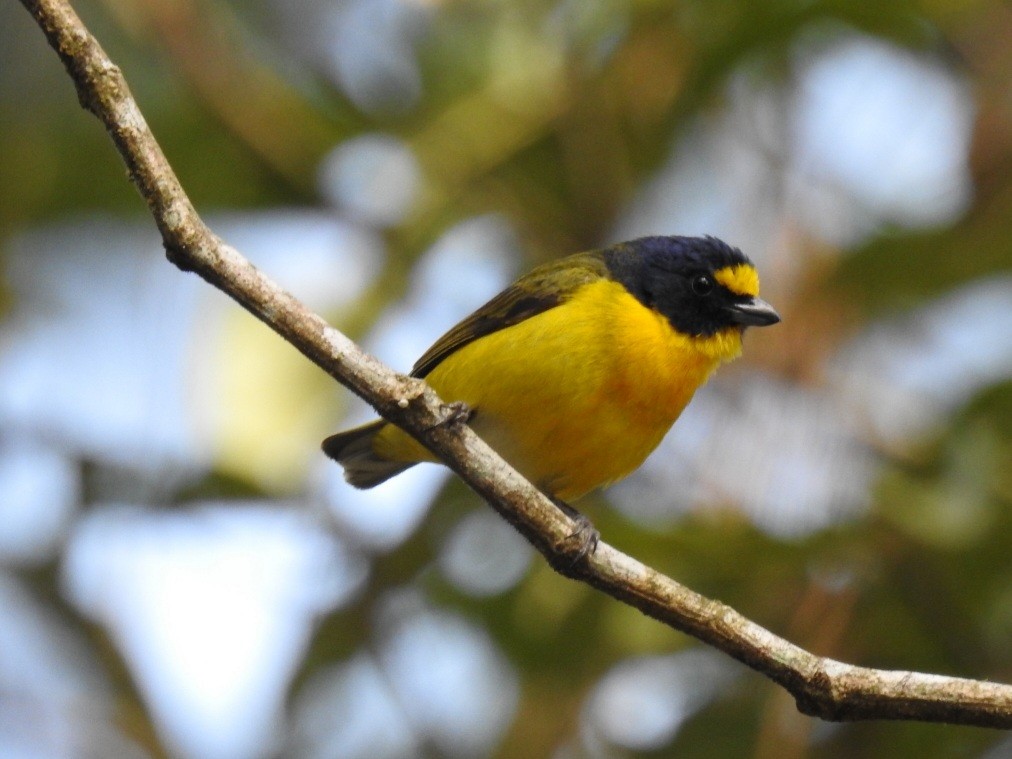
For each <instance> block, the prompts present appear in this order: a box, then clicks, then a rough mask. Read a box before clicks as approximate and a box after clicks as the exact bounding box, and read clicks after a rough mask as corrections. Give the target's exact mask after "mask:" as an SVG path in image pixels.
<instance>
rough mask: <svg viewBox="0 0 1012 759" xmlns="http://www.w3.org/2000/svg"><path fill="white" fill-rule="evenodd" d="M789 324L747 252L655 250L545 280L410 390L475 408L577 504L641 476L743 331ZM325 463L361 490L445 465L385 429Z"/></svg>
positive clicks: (623, 254)
mask: <svg viewBox="0 0 1012 759" xmlns="http://www.w3.org/2000/svg"><path fill="white" fill-rule="evenodd" d="M778 321H780V316H779V315H778V314H777V312H776V311H775V310H774V309H773V307H772V306H770V305H769V304H768V303H766V302H765V301H763V300H761V299H760V298H759V275H758V274H757V273H756V270H755V267H754V266H753V265H752V262H751V261H749V259H748V258H747V257H746V256H745V255H744V254H743V253H742V252H741V251H740V250H738V249H737V248H734V247H732V246H730V245H728V244H726V243H724V242H722V241H720V240H718V239H716V238H714V237H644V238H641V239H638V240H633V241H631V242H626V243H620V244H618V245H613V246H611V247H608V248H604V249H602V250H596V251H592V252H589V253H578V254H576V255H572V256H569V257H567V258H563V259H560V260H558V261H554V262H550V263H547V264H544V265H543V266H539V267H538V268H536V269H534V270H533V271H531V272H530V273H529V274H527V275H526V276H523V277H521V278H520V279H518V280H517V281H516V282H514V283H513V284H512V285H510V286H509V287H508V288H506V289H505V290H503V291H502V292H501V293H499V295H497V296H495V297H494V298H493V299H492V300H490V301H489V302H488V303H486V304H485V305H484V306H482V307H481V308H479V309H478V310H477V311H475V312H474V313H473V314H471V315H470V316H468V317H467V318H466V319H464V320H463V321H462V322H460V323H459V324H458V325H457V326H455V327H454V328H453V329H451V330H450V331H449V332H447V333H446V334H445V335H443V336H442V337H441V338H440V339H439V340H437V341H436V343H435V345H433V346H432V347H431V348H429V350H428V352H426V353H425V355H423V356H422V357H421V358H420V359H419V360H418V362H417V363H416V364H415V366H414V368H413V370H412V376H414V377H424V378H425V380H426V381H427V382H428V383H429V384H430V385H431V386H432V387H433V388H434V389H435V390H436V392H437V393H438V394H439V396H440V397H441V398H442V399H443V400H444V401H462V402H464V403H465V404H467V406H468V407H469V408H470V410H471V416H470V419H469V423H470V425H471V427H472V428H473V429H474V431H475V432H476V433H477V434H478V435H479V436H480V437H481V438H483V439H484V440H485V441H486V442H487V443H489V444H490V445H491V446H492V447H493V448H495V449H496V450H497V451H498V452H499V453H500V454H501V455H502V456H503V458H505V459H506V460H507V461H508V462H510V464H512V465H513V467H514V468H516V469H517V470H518V471H519V472H520V473H521V474H523V475H524V476H525V477H526V478H527V479H528V480H530V481H531V482H532V483H533V484H534V485H536V486H537V487H538V488H540V489H541V490H542V491H543V492H544V493H545V494H546V495H548V496H550V497H552V498H553V499H554V500H556V502H560V501H562V502H566V501H569V500H572V499H575V498H579V497H580V496H582V495H584V494H585V493H587V492H588V491H590V490H593V489H595V488H597V487H600V486H602V485H607V484H608V483H611V482H615V481H616V480H619V479H621V478H622V477H625V476H626V475H628V474H629V473H630V472H632V471H633V470H634V469H636V468H637V467H638V466H639V465H640V464H641V463H643V460H644V459H645V458H646V457H647V455H648V454H649V453H650V452H651V451H652V450H653V449H654V448H655V447H657V445H658V443H660V442H661V439H662V438H663V437H664V435H665V433H667V431H668V429H669V428H670V427H671V425H672V424H673V423H674V422H675V420H676V419H677V418H678V415H679V414H680V413H681V412H682V409H684V408H685V406H686V404H687V403H688V402H689V400H690V399H691V398H692V395H693V393H695V392H696V389H697V388H699V387H700V386H701V385H702V384H703V383H704V382H706V380H707V378H709V376H710V375H711V374H712V373H713V371H714V370H715V369H716V368H717V367H718V366H719V365H720V364H721V363H723V362H725V361H730V360H732V359H734V358H736V357H737V356H738V355H739V354H740V353H741V341H742V333H743V332H744V331H745V328H746V327H748V326H766V325H770V324H776V323H777V322H778ZM323 450H324V452H325V453H326V454H327V455H328V456H330V457H331V458H333V459H336V460H337V461H339V462H340V463H341V464H342V465H344V473H345V478H346V479H347V480H348V482H350V483H351V484H352V485H354V486H356V487H359V488H369V487H373V486H374V485H378V484H379V483H381V482H383V481H385V480H387V479H389V478H390V477H393V476H394V475H396V474H398V473H399V472H402V471H404V470H405V469H407V468H408V467H410V466H412V465H414V464H416V463H418V462H421V461H434V460H435V459H434V457H433V456H432V454H431V453H429V452H428V451H427V450H426V449H425V448H424V447H423V446H422V445H421V444H420V443H418V442H417V441H415V440H414V439H413V438H412V437H410V436H409V435H408V434H407V433H405V432H402V431H401V430H400V429H399V428H397V427H396V426H394V425H392V424H390V423H388V422H385V421H383V420H378V421H375V422H372V423H370V424H366V425H364V426H362V427H357V428H355V429H352V430H348V431H346V432H340V433H338V434H336V435H332V436H331V437H328V438H327V439H326V440H324V441H323ZM563 505H564V504H563ZM567 511H571V510H570V509H567Z"/></svg>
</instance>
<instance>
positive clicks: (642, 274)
mask: <svg viewBox="0 0 1012 759" xmlns="http://www.w3.org/2000/svg"><path fill="white" fill-rule="evenodd" d="M603 255H604V260H605V264H606V265H607V267H608V270H609V272H610V273H611V275H612V277H613V278H614V279H615V280H616V281H617V282H619V283H621V284H622V285H624V286H625V288H626V289H627V290H629V292H630V293H632V295H633V296H635V297H636V299H637V300H639V301H640V302H641V303H643V305H645V306H647V307H648V308H652V309H654V310H655V311H658V312H659V313H661V314H663V315H664V316H666V317H667V318H668V321H669V322H670V323H671V326H672V327H674V328H675V329H676V330H677V331H679V332H681V333H682V334H686V335H692V336H694V337H710V336H711V335H715V334H717V333H718V332H721V331H722V330H725V329H728V328H732V327H737V328H739V329H741V328H744V327H747V326H757V327H762V326H766V325H769V324H776V323H777V322H778V321H780V315H779V314H777V312H776V311H775V310H774V309H773V307H772V306H770V305H769V304H768V303H766V301H764V300H762V299H760V298H759V275H758V274H757V273H756V270H755V267H754V266H753V265H752V262H751V261H749V259H748V257H747V256H745V254H744V253H742V252H741V251H740V250H738V249H737V248H734V247H731V246H730V245H728V244H727V243H725V242H722V241H721V240H718V239H717V238H716V237H641V238H640V239H638V240H632V241H631V242H625V243H619V244H618V245H613V246H612V247H610V248H607V249H605V250H604V251H603Z"/></svg>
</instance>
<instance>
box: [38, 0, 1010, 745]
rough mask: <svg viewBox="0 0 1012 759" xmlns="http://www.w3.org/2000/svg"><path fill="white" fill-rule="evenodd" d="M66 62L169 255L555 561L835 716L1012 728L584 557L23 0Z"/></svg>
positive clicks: (51, 1)
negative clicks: (208, 197)
mask: <svg viewBox="0 0 1012 759" xmlns="http://www.w3.org/2000/svg"><path fill="white" fill-rule="evenodd" d="M21 2H22V4H23V5H24V6H25V7H26V8H27V9H28V10H29V12H31V14H32V15H33V16H34V17H35V20H36V22H37V23H38V24H39V26H40V27H41V28H42V30H43V32H44V33H45V35H46V37H47V38H48V40H49V43H50V45H52V47H53V48H54V49H55V50H56V51H57V53H58V54H59V56H60V58H61V59H62V60H63V63H64V65H65V66H66V68H67V71H68V73H69V74H70V76H71V78H72V79H73V80H74V82H75V84H76V86H77V91H78V97H79V98H80V100H81V103H82V105H84V107H85V108H87V109H88V110H90V111H91V112H92V113H94V114H95V115H96V116H97V117H98V118H99V119H100V120H101V121H102V123H103V124H105V127H106V129H107V130H108V132H109V134H110V136H111V137H112V139H113V142H115V144H116V147H117V149H118V150H119V152H120V155H121V156H122V157H123V160H124V161H125V162H126V165H127V167H128V169H129V172H130V177H131V179H132V181H133V183H134V184H135V185H136V186H137V189H138V190H139V191H140V194H141V196H142V197H143V198H144V200H145V201H146V202H147V204H148V207H149V208H150V210H151V214H152V216H153V217H154V219H155V223H156V224H157V225H158V228H159V230H160V231H161V234H162V240H163V242H164V244H165V249H166V252H167V254H168V257H169V260H171V261H172V262H173V263H175V264H176V265H177V266H179V267H180V268H181V269H184V270H189V271H195V272H196V273H197V274H199V275H200V276H201V277H203V278H204V279H206V280H207V281H208V282H210V283H211V284H213V285H214V286H215V287H218V288H219V289H221V290H223V291H224V292H226V293H227V294H228V295H230V296H231V297H232V298H234V299H235V300H236V301H238V302H239V303H240V304H241V305H242V306H243V307H244V308H246V309H247V310H249V311H250V312H251V313H252V314H253V315H254V316H256V317H257V318H259V319H260V320H261V321H263V322H264V323H265V324H267V325H268V326H269V327H271V328H272V329H273V330H275V331H276V332H277V333H278V334H279V335H281V336H282V337H283V338H284V339H285V340H287V341H288V342H290V343H291V344H292V345H294V346H295V347H296V348H297V349H298V350H300V351H301V352H302V353H303V354H304V355H305V356H306V357H307V358H309V359H310V360H311V361H313V362H314V363H315V364H317V365H318V366H319V367H320V368H322V369H323V370H324V371H326V372H327V373H328V374H330V375H331V376H332V377H334V378H335V379H336V380H337V381H338V382H340V383H341V384H343V385H345V386H346V387H348V388H349V389H350V390H352V391H353V392H355V393H356V394H358V395H359V396H361V397H362V398H364V399H365V400H366V401H368V402H369V403H371V404H372V405H373V406H374V407H375V408H376V410H377V411H378V412H379V413H380V414H382V415H383V416H384V417H385V418H387V419H389V420H390V421H392V422H393V423H395V424H397V425H399V426H401V427H403V428H404V429H405V430H407V431H408V432H409V433H410V434H411V435H413V436H414V437H416V438H417V439H418V440H420V441H421V442H422V443H424V444H425V445H426V446H427V447H428V448H429V449H430V450H432V451H433V452H434V453H435V454H436V455H437V456H439V458H440V459H441V460H442V461H444V462H445V463H446V464H447V465H448V466H449V467H450V468H451V469H453V470H454V471H455V472H457V474H459V475H460V476H461V478H462V479H463V480H464V481H465V482H467V484H468V485H470V486H471V487H472V488H473V489H474V490H475V491H477V492H478V493H479V494H480V495H481V496H482V497H483V498H485V499H486V500H487V501H488V502H489V503H490V504H491V505H492V506H493V507H494V508H495V509H496V510H497V511H498V512H499V513H500V514H502V515H503V516H504V517H505V518H506V519H507V520H509V521H510V523H512V524H513V525H514V526H515V527H516V528H517V529H518V530H519V531H520V532H521V533H523V535H524V536H525V537H526V538H527V539H528V540H530V541H531V543H532V544H533V545H534V546H535V547H536V548H537V549H538V550H539V551H541V552H542V553H543V554H544V555H545V557H546V558H547V559H548V561H549V562H550V563H551V565H552V566H553V567H555V569H557V570H558V571H560V572H561V573H562V574H565V575H567V576H569V577H573V578H575V579H578V580H582V581H583V582H587V583H589V584H590V585H592V586H594V587H595V588H598V589H600V590H602V591H604V592H605V593H608V594H609V595H611V596H613V597H615V598H617V599H619V600H620V601H623V602H625V603H628V604H630V605H632V606H634V607H636V608H637V609H640V610H641V611H642V612H644V613H645V614H648V615H650V616H651V617H654V618H656V619H658V620H660V621H662V622H664V623H665V624H667V625H670V626H671V627H673V628H674V629H676V630H681V631H682V632H685V633H688V634H689V635H692V636H694V637H696V638H698V639H699V640H701V641H703V642H704V643H707V644H709V645H711V646H713V647H715V648H718V649H720V650H721V651H723V652H725V653H726V654H728V655H730V656H732V657H734V658H735V659H737V660H738V661H741V662H743V663H745V664H746V665H748V666H749V667H751V668H753V669H755V670H756V671H758V672H761V673H762V674H764V675H766V676H767V677H769V678H771V679H772V680H774V681H775V682H777V683H779V684H780V685H782V686H783V687H784V688H786V689H787V690H788V691H789V692H790V693H791V694H792V695H793V696H794V698H795V700H796V701H797V704H798V708H799V709H800V710H801V711H802V712H804V713H805V714H810V715H814V716H818V717H821V718H823V719H828V720H860V719H910V720H922V721H928V722H951V723H959V724H967V725H980V726H986V727H1000V728H1012V686H1009V685H1003V684H1001V683H992V682H985V681H980V680H967V679H962V678H954V677H944V676H940V675H930V674H919V673H915V672H897V671H887V670H876V669H868V668H864V667H855V666H852V665H849V664H844V663H841V662H838V661H834V660H832V659H827V658H824V657H819V656H815V655H814V654H811V653H809V652H807V651H805V650H803V649H801V648H799V647H798V646H795V645H794V644H792V643H790V642H788V641H786V640H784V639H782V638H779V637H777V636H776V635H774V634H773V633H771V632H769V631H768V630H766V629H764V628H762V627H760V626H759V625H757V624H755V623H754V622H752V621H750V620H748V619H746V618H745V617H743V616H742V615H740V614H739V613H738V612H736V611H735V610H734V609H732V608H730V607H728V606H726V605H724V604H722V603H720V602H718V601H713V600H710V599H708V598H705V597H703V596H701V595H699V594H698V593H695V592H694V591H692V590H690V589H688V588H686V587H684V586H683V585H680V584H679V583H677V582H675V581H674V580H672V579H670V578H669V577H665V576H664V575H662V574H660V573H659V572H656V571H654V570H653V569H651V568H650V567H647V566H645V565H644V564H642V563H640V562H639V561H637V560H636V559H633V558H631V557H629V556H626V555H625V554H623V553H621V552H619V551H617V550H616V549H614V548H613V547H611V546H609V545H607V544H605V543H600V544H599V545H598V547H597V550H596V552H595V553H594V554H592V555H591V556H590V557H588V558H587V559H586V560H584V561H579V562H576V563H575V564H574V563H573V555H574V554H573V551H574V550H575V549H576V548H578V546H576V545H574V544H573V541H571V540H569V537H570V536H571V533H572V531H573V528H574V525H573V523H572V522H571V521H570V520H569V519H568V518H567V517H566V516H565V515H563V514H562V513H561V512H560V511H559V510H558V509H557V508H555V506H554V505H553V504H552V503H551V502H550V501H549V500H548V499H547V498H546V497H545V496H544V495H543V494H542V493H540V492H539V491H538V490H537V489H536V488H534V487H533V486H532V485H531V484H530V483H528V482H526V481H525V480H524V479H523V478H522V477H520V475H519V474H517V472H516V471H514V470H513V469H511V468H510V467H509V465H508V464H506V463H505V462H504V461H503V460H502V459H501V458H499V456H497V455H496V453H495V452H494V451H492V449H491V448H489V447H488V446H487V445H485V443H483V442H482V441H481V440H480V439H479V438H478V437H477V436H476V435H475V434H474V433H473V432H472V431H471V430H470V429H469V428H468V427H467V426H465V425H458V424H452V423H451V424H447V423H446V420H447V419H448V418H451V416H450V415H449V414H448V411H447V407H446V405H445V404H444V403H442V402H441V401H440V399H439V398H438V397H436V395H435V393H433V391H432V390H431V389H429V388H428V387H427V386H426V385H425V384H424V383H423V382H421V381H419V380H416V379H411V378H409V377H406V376H404V375H402V374H397V373H395V372H393V371H391V370H390V369H388V368H387V367H385V366H384V365H382V364H381V363H380V362H379V361H377V360H376V359H374V358H372V357H371V356H369V355H367V354H365V353H363V352H362V350H361V349H360V348H358V346H356V345H355V344H354V343H352V342H351V341H350V340H349V339H348V338H346V337H345V336H344V335H342V334H341V333H340V332H338V331H337V330H335V329H333V328H331V327H330V326H328V325H327V324H326V322H324V321H323V319H321V318H320V317H319V316H317V315H316V314H314V313H312V312H310V311H309V310H308V309H306V308H305V307H304V306H303V305H302V304H301V303H299V302H298V301H297V300H296V299H295V298H294V297H292V296H291V295H289V294H288V293H287V292H285V291H283V290H282V289H281V288H279V287H278V286H277V285H276V284H274V283H273V282H272V281H270V280H269V279H268V278H267V277H265V276H264V275H263V274H262V273H261V272H260V271H258V270H257V269H256V268H255V267H254V266H252V265H251V264H250V263H249V262H248V261H247V260H246V259H245V258H243V257H242V256H241V255H240V254H239V253H238V252H237V251H236V250H235V249H234V248H232V247H230V246H229V245H227V244H225V243H224V242H223V241H222V240H220V239H219V238H218V237H217V236H215V235H214V234H213V233H212V232H211V231H210V230H209V229H208V228H207V227H206V226H205V225H204V223H203V221H201V219H200V217H199V216H198V215H197V213H196V211H195V210H194V208H193V205H192V204H191V203H190V201H189V199H188V198H187V196H186V193H185V192H184V191H183V188H182V187H181V186H180V184H179V181H178V180H177V179H176V176H175V174H174V173H173V171H172V168H171V167H170V166H169V163H168V161H167V160H166V158H165V156H164V155H163V153H162V151H161V149H160V148H159V147H158V144H157V142H156V141H155V138H154V136H153V135H152V134H151V132H150V130H149V129H148V126H147V124H146V123H145V121H144V117H143V116H142V115H141V112H140V109H139V108H138V107H137V104H136V103H135V101H134V99H133V97H132V96H131V94H130V91H129V89H128V87H127V84H126V81H125V79H124V78H123V75H122V73H121V72H120V70H119V69H118V68H117V67H116V66H115V65H114V64H113V63H112V61H110V60H109V58H108V57H107V56H106V54H105V52H104V51H103V50H102V48H101V46H100V45H99V44H98V42H97V41H96V40H95V39H94V38H93V37H92V36H91V34H89V32H88V30H87V29H86V28H85V27H84V25H83V24H82V23H81V20H80V19H79V18H78V17H77V15H76V14H75V13H74V11H73V9H72V8H71V7H70V6H69V5H68V4H67V3H66V2H64V0H21Z"/></svg>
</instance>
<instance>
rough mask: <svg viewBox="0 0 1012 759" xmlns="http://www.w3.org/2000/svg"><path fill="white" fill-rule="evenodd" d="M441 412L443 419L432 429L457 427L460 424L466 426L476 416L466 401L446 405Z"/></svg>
mask: <svg viewBox="0 0 1012 759" xmlns="http://www.w3.org/2000/svg"><path fill="white" fill-rule="evenodd" d="M439 410H440V412H441V413H442V416H443V418H442V419H440V420H439V421H438V422H436V423H435V424H434V425H432V429H435V428H436V427H456V426H457V425H459V424H465V423H466V422H468V421H469V420H470V419H471V417H473V416H474V411H473V410H472V409H471V407H470V406H468V405H467V404H466V403H464V401H453V402H452V403H444V404H443V405H442V407H441V408H440V409H439Z"/></svg>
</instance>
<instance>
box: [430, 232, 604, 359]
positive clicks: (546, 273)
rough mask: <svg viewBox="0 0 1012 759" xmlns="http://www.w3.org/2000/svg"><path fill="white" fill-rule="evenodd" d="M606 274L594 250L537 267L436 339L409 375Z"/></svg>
mask: <svg viewBox="0 0 1012 759" xmlns="http://www.w3.org/2000/svg"><path fill="white" fill-rule="evenodd" d="M608 276H609V274H608V268H607V266H605V263H604V259H603V258H602V256H601V254H600V253H599V252H596V251H592V252H590V253H577V254H575V255H572V256H567V257H565V258H560V259H559V260H557V261H550V262H549V263H546V264H543V265H541V266H539V267H537V268H536V269H534V270H532V271H531V272H530V273H529V274H526V275H524V276H523V277H521V278H520V279H518V280H517V281H516V282H514V283H513V284H512V285H510V286H509V287H507V288H506V289H505V290H503V291H502V292H501V293H499V294H498V295H496V296H495V297H494V298H492V300H490V301H489V302H488V303H486V304H485V305H484V306H482V307H481V308H479V309H478V310H477V311H475V312H474V313H473V314H471V315H470V316H468V317H467V318H466V319H464V320H463V321H462V322H460V323H459V324H457V325H456V326H455V327H453V328H452V329H451V330H450V331H449V332H447V333H446V334H445V335H443V336H442V337H441V338H439V339H438V340H437V341H436V342H435V344H434V345H433V346H432V347H431V348H429V349H428V350H427V351H426V352H425V355H423V356H422V357H421V358H420V359H418V361H417V362H416V363H415V365H414V367H413V368H412V370H411V376H412V377H425V376H426V375H427V374H428V373H429V372H431V371H432V370H433V369H435V368H436V366H438V365H439V363H440V362H441V361H443V359H445V358H446V357H447V356H449V355H450V354H451V353H453V352H455V351H457V350H459V349H460V348H462V347H464V346H465V345H467V344H468V343H471V342H474V341H475V340H477V339H478V338H479V337H483V336H484V335H488V334H491V333H493V332H498V331H499V330H501V329H505V328H506V327H509V326H512V325H514V324H519V323H520V322H522V321H524V320H525V319H530V318H531V317H532V316H535V315H537V314H540V313H542V312H543V311H547V310H548V309H550V308H554V307H555V306H558V305H560V304H562V303H565V302H566V301H567V300H568V299H569V298H570V297H571V296H572V294H573V293H574V292H576V291H577V290H578V289H580V287H582V286H583V285H585V284H588V283H590V282H594V281H596V280H598V279H602V278H606V277H608Z"/></svg>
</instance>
